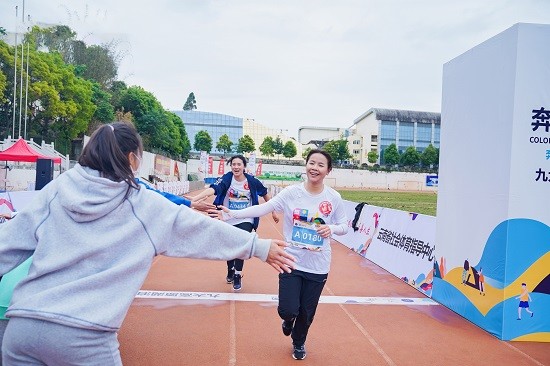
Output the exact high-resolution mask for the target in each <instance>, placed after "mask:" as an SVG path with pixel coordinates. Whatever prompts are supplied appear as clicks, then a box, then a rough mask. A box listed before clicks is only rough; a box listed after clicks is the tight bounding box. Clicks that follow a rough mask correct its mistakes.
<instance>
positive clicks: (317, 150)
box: [306, 149, 332, 172]
mask: <svg viewBox="0 0 550 366" xmlns="http://www.w3.org/2000/svg"><path fill="white" fill-rule="evenodd" d="M313 154H321V155H323V156H324V157H325V158H327V165H328V171H329V172H330V171H331V170H332V156H330V154H329V153H328V152H326V151H325V150H321V149H313V150H311V151H310V152H309V153H308V154H307V157H306V164H307V162H308V161H309V158H310V157H311V155H313Z"/></svg>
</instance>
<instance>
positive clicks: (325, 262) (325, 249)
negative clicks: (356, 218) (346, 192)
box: [231, 183, 348, 274]
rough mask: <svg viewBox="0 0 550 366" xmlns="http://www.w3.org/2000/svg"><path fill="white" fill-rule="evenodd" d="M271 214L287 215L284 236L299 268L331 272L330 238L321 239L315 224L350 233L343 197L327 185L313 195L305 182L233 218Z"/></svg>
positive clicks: (239, 212) (232, 214) (284, 223)
mask: <svg viewBox="0 0 550 366" xmlns="http://www.w3.org/2000/svg"><path fill="white" fill-rule="evenodd" d="M271 211H282V212H283V217H284V218H283V235H284V237H285V241H286V242H288V243H289V244H291V245H290V246H289V247H287V248H286V250H287V251H288V252H289V253H290V254H292V255H293V256H294V257H296V259H297V262H296V269H297V270H300V271H304V272H309V273H316V274H325V273H328V272H329V270H330V260H331V247H330V238H325V239H323V238H321V237H320V236H319V235H318V234H317V233H316V231H315V223H316V222H319V223H321V224H323V223H324V224H327V225H329V227H330V229H331V231H332V233H333V234H336V235H343V234H345V233H346V232H347V230H348V220H347V217H346V213H345V210H344V205H343V202H342V197H341V196H340V194H339V193H338V192H336V191H335V190H334V189H332V188H330V187H327V186H325V187H324V189H323V191H322V192H321V193H319V194H317V195H312V194H311V193H309V192H308V191H306V189H305V186H304V183H301V184H297V185H293V186H289V187H286V188H285V189H283V190H282V191H281V192H280V193H279V194H277V195H276V196H275V197H273V198H272V199H271V200H269V201H268V202H267V203H263V204H261V205H258V206H254V207H251V208H248V209H246V210H244V211H236V212H232V213H231V216H233V217H247V216H263V215H265V214H266V213H268V212H271ZM304 247H305V248H308V249H303V248H304Z"/></svg>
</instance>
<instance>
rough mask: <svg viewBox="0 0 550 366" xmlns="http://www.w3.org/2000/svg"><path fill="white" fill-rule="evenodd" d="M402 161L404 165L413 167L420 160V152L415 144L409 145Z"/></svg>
mask: <svg viewBox="0 0 550 366" xmlns="http://www.w3.org/2000/svg"><path fill="white" fill-rule="evenodd" d="M400 161H401V164H403V165H404V166H408V167H413V166H415V165H418V163H419V162H420V154H419V153H418V151H416V148H415V147H414V146H409V147H408V148H407V150H405V152H404V153H403V154H402V155H401V159H400Z"/></svg>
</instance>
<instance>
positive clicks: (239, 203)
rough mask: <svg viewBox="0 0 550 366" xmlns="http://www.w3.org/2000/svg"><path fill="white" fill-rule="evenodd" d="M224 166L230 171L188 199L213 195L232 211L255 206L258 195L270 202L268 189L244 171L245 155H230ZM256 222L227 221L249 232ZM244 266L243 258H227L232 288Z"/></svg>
mask: <svg viewBox="0 0 550 366" xmlns="http://www.w3.org/2000/svg"><path fill="white" fill-rule="evenodd" d="M227 165H229V166H230V167H231V171H230V172H228V173H226V174H224V175H223V176H221V177H220V178H218V180H217V181H216V183H214V184H211V185H210V187H209V188H207V189H205V190H204V191H202V192H201V193H199V194H198V195H197V196H195V197H193V198H192V200H191V202H200V201H201V200H203V199H204V198H205V197H208V196H212V195H214V194H215V195H216V198H215V199H214V205H216V206H224V207H229V208H230V209H232V210H242V209H244V208H247V207H250V206H254V205H257V204H258V203H259V202H258V196H261V197H262V198H263V199H264V201H265V202H267V201H269V198H270V196H269V194H268V193H267V188H266V187H265V186H264V185H263V184H262V182H260V181H259V180H258V179H256V178H255V177H253V176H252V175H250V174H248V173H246V172H245V170H246V158H245V157H244V156H242V155H235V156H232V157H231V158H230V159H229V160H228V161H227ZM272 217H273V220H275V222H279V216H277V214H276V213H275V212H273V213H272ZM259 222H260V219H259V218H258V217H252V218H248V217H244V218H241V219H228V220H227V223H228V224H231V225H233V226H235V227H237V228H239V229H242V230H245V231H248V232H252V230H256V229H258V225H259ZM243 267H244V260H242V259H239V258H236V259H232V260H230V261H227V276H226V281H227V283H232V284H233V290H234V291H240V290H241V287H242V270H243Z"/></svg>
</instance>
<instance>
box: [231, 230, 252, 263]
mask: <svg viewBox="0 0 550 366" xmlns="http://www.w3.org/2000/svg"><path fill="white" fill-rule="evenodd" d="M234 226H235V227H238V228H239V229H242V230H244V231H248V232H249V233H251V232H252V229H253V228H254V226H253V225H252V223H251V222H241V223H240V224H237V225H234ZM243 267H244V260H243V259H237V258H236V259H232V260H230V261H227V269H228V270H231V269H235V270H236V271H242V270H243Z"/></svg>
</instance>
